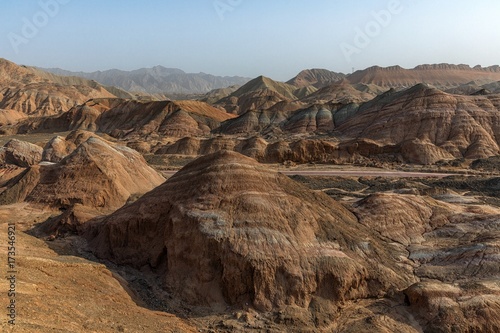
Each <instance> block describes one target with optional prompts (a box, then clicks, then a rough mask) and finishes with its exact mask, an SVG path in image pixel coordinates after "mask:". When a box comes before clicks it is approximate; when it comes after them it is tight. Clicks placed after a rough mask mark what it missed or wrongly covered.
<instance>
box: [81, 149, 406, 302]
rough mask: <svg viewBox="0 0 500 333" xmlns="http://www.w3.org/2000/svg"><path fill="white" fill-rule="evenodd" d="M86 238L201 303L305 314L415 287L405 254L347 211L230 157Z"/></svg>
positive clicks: (178, 179)
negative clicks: (318, 304) (326, 304)
mask: <svg viewBox="0 0 500 333" xmlns="http://www.w3.org/2000/svg"><path fill="white" fill-rule="evenodd" d="M87 237H88V238H89V241H90V245H91V247H92V248H93V249H94V252H95V253H96V255H98V256H99V257H101V258H106V259H109V260H112V261H114V262H116V263H118V264H128V265H133V266H135V267H138V268H141V267H142V268H143V269H145V268H147V267H149V268H150V269H153V270H154V271H155V272H157V274H160V276H161V277H162V280H163V282H164V283H165V284H166V286H167V287H168V288H169V290H173V291H174V293H175V294H176V295H178V296H180V297H181V298H182V299H184V300H186V301H187V302H190V303H192V304H198V305H210V304H234V305H242V304H244V303H245V302H247V303H251V304H253V306H254V307H255V308H257V309H260V310H271V309H279V308H284V307H286V306H298V307H302V308H304V307H308V304H309V303H310V302H311V300H312V299H313V298H318V297H319V298H324V299H327V300H329V301H332V302H334V303H337V302H343V301H347V300H354V299H357V298H365V297H377V296H381V295H384V294H385V293H386V292H387V290H388V289H389V288H394V287H396V288H401V287H404V286H408V285H409V284H411V282H412V277H411V275H412V273H411V272H412V271H411V270H409V269H408V266H407V265H406V264H405V263H403V262H401V261H400V258H399V257H400V255H401V253H399V252H398V251H397V250H395V249H393V248H392V246H391V245H390V244H382V243H381V241H380V238H379V236H378V235H377V234H375V233H373V232H372V231H371V230H370V229H368V228H365V227H364V226H362V225H360V224H359V223H358V222H357V220H356V218H355V216H354V215H352V214H351V213H350V212H349V211H348V210H347V209H345V208H344V207H343V206H342V205H341V204H339V203H337V202H335V201H334V200H333V199H331V198H329V197H328V196H326V195H325V194H322V193H316V192H312V191H311V190H309V189H307V188H305V187H302V185H299V184H298V183H295V182H294V181H292V180H291V179H289V178H288V177H286V176H283V175H281V174H277V173H275V172H272V171H271V170H269V169H267V168H265V167H263V166H261V165H259V164H258V163H256V162H255V161H254V160H252V159H249V158H247V157H244V156H242V155H239V154H237V153H233V152H228V151H221V152H218V153H215V154H211V155H207V156H204V157H202V158H200V159H198V160H196V161H195V162H193V163H190V164H189V165H187V166H186V167H185V168H183V169H182V170H181V171H180V172H178V173H177V174H176V175H174V176H173V177H172V178H170V179H169V180H168V181H167V182H166V183H164V184H163V185H161V186H159V187H158V188H156V189H154V190H153V191H151V192H149V193H147V194H146V195H144V196H143V197H141V198H140V199H139V200H137V201H136V202H135V203H133V204H131V205H129V206H127V207H124V208H122V209H120V210H118V211H117V212H115V213H113V214H111V215H109V216H108V217H106V218H104V219H103V220H101V221H97V222H94V223H91V224H90V230H89V231H88V232H87Z"/></svg>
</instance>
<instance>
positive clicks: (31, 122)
mask: <svg viewBox="0 0 500 333" xmlns="http://www.w3.org/2000/svg"><path fill="white" fill-rule="evenodd" d="M231 118H234V115H231V114H228V113H226V112H224V111H221V110H220V109H217V108H214V107H212V106H210V105H208V104H206V103H203V102H197V101H176V102H172V101H159V102H141V101H136V100H122V99H93V100H89V101H87V102H86V103H84V104H82V105H79V106H76V107H73V108H72V109H71V110H69V111H68V112H65V113H63V114H61V115H59V116H54V117H42V118H33V119H27V120H24V121H21V122H19V123H18V124H16V125H15V126H10V127H5V128H4V131H6V132H7V131H8V132H10V133H37V132H54V131H56V132H64V131H73V130H79V129H81V130H88V131H100V132H104V133H107V134H109V135H111V136H113V137H115V138H124V137H127V138H129V139H130V138H132V137H137V136H140V137H141V138H142V139H144V138H145V136H148V135H153V136H156V137H158V136H159V135H161V136H167V137H183V136H187V135H193V136H202V135H208V134H209V133H210V131H211V130H213V129H215V128H217V127H219V125H220V123H221V122H223V121H225V120H228V119H231Z"/></svg>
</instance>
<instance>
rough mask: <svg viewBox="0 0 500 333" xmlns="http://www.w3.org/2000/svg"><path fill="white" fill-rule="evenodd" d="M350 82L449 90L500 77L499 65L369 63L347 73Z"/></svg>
mask: <svg viewBox="0 0 500 333" xmlns="http://www.w3.org/2000/svg"><path fill="white" fill-rule="evenodd" d="M347 79H348V80H349V81H350V82H351V83H364V84H374V85H377V86H380V87H383V88H409V87H412V86H414V85H416V84H419V83H425V84H428V85H431V86H434V87H436V88H438V89H443V90H446V89H451V88H455V87H458V86H460V85H462V84H466V83H468V82H471V81H475V82H476V83H479V84H486V83H490V82H493V81H499V80H500V67H499V66H491V67H484V68H483V67H481V66H475V67H472V68H471V67H470V66H468V65H450V64H436V65H420V66H417V67H415V68H413V69H405V68H402V67H400V66H392V67H385V68H384V67H379V66H373V67H370V68H367V69H364V70H360V71H356V72H354V73H352V74H350V75H348V76H347Z"/></svg>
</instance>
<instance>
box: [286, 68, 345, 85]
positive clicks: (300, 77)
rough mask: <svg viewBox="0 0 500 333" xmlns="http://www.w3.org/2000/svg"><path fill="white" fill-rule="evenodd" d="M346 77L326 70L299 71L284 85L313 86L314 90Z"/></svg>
mask: <svg viewBox="0 0 500 333" xmlns="http://www.w3.org/2000/svg"><path fill="white" fill-rule="evenodd" d="M345 77H346V75H345V74H342V73H336V72H332V71H329V70H327V69H318V68H314V69H306V70H303V71H301V72H300V73H299V74H297V76H295V77H294V78H292V79H290V80H289V81H287V82H286V83H288V84H291V85H293V86H296V87H300V88H302V87H307V86H314V87H316V88H323V87H325V86H328V85H330V84H332V83H335V82H338V81H342V80H343V79H344V78H345Z"/></svg>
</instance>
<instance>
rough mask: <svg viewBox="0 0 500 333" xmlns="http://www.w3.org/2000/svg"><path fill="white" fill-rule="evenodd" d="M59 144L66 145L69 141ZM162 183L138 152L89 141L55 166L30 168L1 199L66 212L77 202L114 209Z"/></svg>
mask: <svg viewBox="0 0 500 333" xmlns="http://www.w3.org/2000/svg"><path fill="white" fill-rule="evenodd" d="M56 140H57V141H63V140H62V139H56ZM53 141H54V140H53ZM61 145H63V146H66V147H67V146H69V145H70V143H64V142H61ZM47 155H50V154H49V153H47ZM50 156H52V157H54V159H58V158H60V157H62V156H60V155H59V156H58V154H52V155H50ZM40 157H41V154H40ZM163 181H164V179H163V177H161V176H160V175H159V174H158V173H157V172H156V171H154V170H153V169H151V168H150V167H149V166H148V165H147V163H146V161H145V160H144V158H143V157H142V156H141V155H140V154H139V153H137V152H136V151H134V150H132V149H130V148H127V147H122V146H118V145H117V146H113V145H111V144H110V143H108V142H106V141H104V140H102V139H99V138H97V137H90V138H88V139H87V140H86V141H85V142H83V143H82V144H80V145H78V147H77V148H76V149H75V150H74V151H73V152H72V153H71V154H69V155H68V156H66V157H64V158H62V160H60V162H59V163H57V164H49V165H37V166H33V167H31V168H29V169H27V170H26V171H25V172H24V173H23V174H21V175H20V176H18V177H17V178H15V179H12V180H11V181H10V183H9V184H7V186H6V189H5V190H4V191H3V192H2V193H1V194H0V200H1V201H2V202H3V203H4V204H5V203H14V202H21V201H24V200H26V201H28V202H35V203H41V204H47V205H50V206H53V207H60V208H64V209H67V208H70V207H72V206H74V205H75V204H80V205H83V206H86V207H92V208H104V209H110V208H115V209H116V208H118V207H120V206H122V205H123V204H125V203H126V201H127V200H128V199H129V198H130V197H131V196H133V195H138V194H142V193H145V192H147V191H149V190H151V189H152V188H154V187H156V186H158V185H159V184H161V183H162V182H163Z"/></svg>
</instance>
